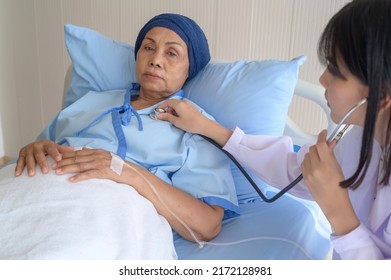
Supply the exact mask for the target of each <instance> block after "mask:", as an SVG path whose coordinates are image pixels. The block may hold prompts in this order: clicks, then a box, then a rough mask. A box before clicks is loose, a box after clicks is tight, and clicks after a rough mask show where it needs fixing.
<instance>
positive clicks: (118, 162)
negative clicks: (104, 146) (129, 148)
mask: <svg viewBox="0 0 391 280" xmlns="http://www.w3.org/2000/svg"><path fill="white" fill-rule="evenodd" d="M110 154H111V163H110V169H111V170H113V171H114V172H115V173H117V174H118V175H121V173H122V168H123V167H124V160H123V159H122V158H120V157H119V156H118V155H116V154H114V153H110Z"/></svg>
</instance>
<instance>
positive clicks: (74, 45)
mask: <svg viewBox="0 0 391 280" xmlns="http://www.w3.org/2000/svg"><path fill="white" fill-rule="evenodd" d="M64 33H65V44H66V47H67V49H68V53H69V56H70V58H71V60H72V66H73V69H72V73H71V79H70V83H69V88H68V90H67V92H66V94H65V96H64V102H63V108H65V107H67V106H69V105H70V104H72V103H73V102H75V101H76V100H77V99H79V98H80V97H82V96H83V95H85V94H86V93H87V92H89V91H91V90H93V91H107V90H116V89H124V88H127V87H128V85H129V84H130V83H132V82H134V81H136V77H135V60H134V47H133V46H131V45H129V44H126V43H122V42H118V41H114V40H111V39H109V38H107V37H105V36H103V35H102V34H100V33H98V32H96V31H94V30H92V29H88V28H84V27H79V26H75V25H72V24H66V25H65V26H64Z"/></svg>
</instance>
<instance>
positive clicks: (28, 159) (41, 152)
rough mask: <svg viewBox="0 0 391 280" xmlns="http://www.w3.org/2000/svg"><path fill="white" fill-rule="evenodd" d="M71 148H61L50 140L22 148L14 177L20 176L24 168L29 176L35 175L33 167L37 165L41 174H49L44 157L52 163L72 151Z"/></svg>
mask: <svg viewBox="0 0 391 280" xmlns="http://www.w3.org/2000/svg"><path fill="white" fill-rule="evenodd" d="M72 150H73V148H72V147H66V146H61V145H58V144H56V143H54V142H53V141H51V140H47V139H42V140H40V141H37V142H33V143H30V144H28V145H26V146H24V147H23V148H22V149H21V150H20V151H19V158H18V161H17V163H16V168H15V176H20V175H21V174H22V172H23V170H24V168H25V167H27V174H28V175H29V176H34V175H35V166H36V165H37V164H38V165H39V167H40V168H41V171H42V173H48V172H49V166H48V162H47V160H46V156H47V155H48V156H50V157H51V158H52V159H53V160H54V161H59V160H61V158H62V153H64V152H69V151H72Z"/></svg>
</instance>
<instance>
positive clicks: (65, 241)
mask: <svg viewBox="0 0 391 280" xmlns="http://www.w3.org/2000/svg"><path fill="white" fill-rule="evenodd" d="M14 169H15V164H12V165H9V166H6V167H4V168H2V169H0V225H1V226H0V259H106V260H107V259H140V260H144V259H175V258H177V255H176V252H175V249H174V246H173V236H172V230H171V227H170V225H169V224H168V222H167V221H166V219H165V218H164V217H162V216H160V215H159V214H158V213H157V212H156V209H155V208H154V206H153V205H152V203H151V202H150V201H148V200H147V199H145V198H144V197H142V196H141V195H139V194H138V193H137V192H136V191H135V190H134V189H133V188H132V187H130V186H128V185H124V184H118V183H115V182H113V181H111V180H101V179H92V180H88V181H84V182H80V183H70V182H69V181H68V180H67V179H68V178H69V176H70V175H63V176H59V175H56V174H55V173H54V172H53V171H50V172H49V174H42V173H40V172H39V171H38V172H37V174H36V175H35V176H34V177H29V176H27V175H26V172H25V173H24V174H23V175H22V176H20V177H14V175H13V174H14Z"/></svg>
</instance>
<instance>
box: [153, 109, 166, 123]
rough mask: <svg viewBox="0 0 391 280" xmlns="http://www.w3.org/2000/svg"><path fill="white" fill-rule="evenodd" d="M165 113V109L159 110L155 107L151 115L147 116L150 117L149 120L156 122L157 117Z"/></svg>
mask: <svg viewBox="0 0 391 280" xmlns="http://www.w3.org/2000/svg"><path fill="white" fill-rule="evenodd" d="M166 112H167V109H166V108H159V107H156V108H155V109H153V111H152V113H150V114H149V116H150V117H151V119H153V120H158V118H157V116H158V115H159V114H160V113H166Z"/></svg>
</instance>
